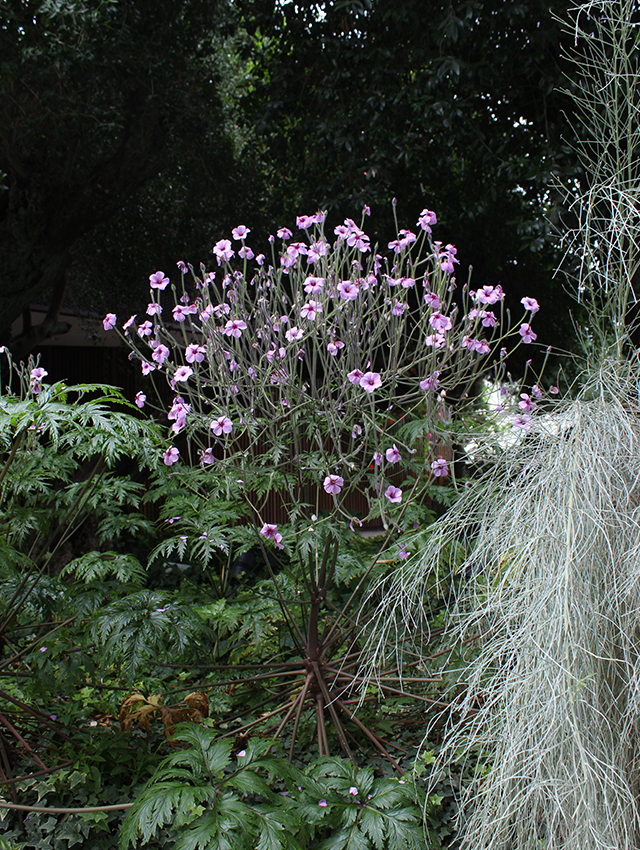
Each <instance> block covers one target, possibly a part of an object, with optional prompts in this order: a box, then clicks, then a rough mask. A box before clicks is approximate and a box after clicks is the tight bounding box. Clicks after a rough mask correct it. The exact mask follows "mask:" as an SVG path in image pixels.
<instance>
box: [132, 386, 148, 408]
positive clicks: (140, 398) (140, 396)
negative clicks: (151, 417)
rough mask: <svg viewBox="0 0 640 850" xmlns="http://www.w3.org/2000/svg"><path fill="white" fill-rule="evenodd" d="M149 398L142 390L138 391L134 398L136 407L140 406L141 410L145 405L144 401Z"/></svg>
mask: <svg viewBox="0 0 640 850" xmlns="http://www.w3.org/2000/svg"><path fill="white" fill-rule="evenodd" d="M146 400H147V397H146V395H145V394H144V393H143V392H142V390H140V392H138V393H136V397H135V399H134V404H135V405H136V407H139V408H140V409H141V410H142V408H143V407H144V403H145V401H146Z"/></svg>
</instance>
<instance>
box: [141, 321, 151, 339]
mask: <svg viewBox="0 0 640 850" xmlns="http://www.w3.org/2000/svg"><path fill="white" fill-rule="evenodd" d="M152 330H153V325H152V324H151V322H150V321H148V320H147V321H146V322H143V323H142V324H141V325H140V327H139V328H138V336H139V337H140V339H142V338H143V337H145V336H151V331H152Z"/></svg>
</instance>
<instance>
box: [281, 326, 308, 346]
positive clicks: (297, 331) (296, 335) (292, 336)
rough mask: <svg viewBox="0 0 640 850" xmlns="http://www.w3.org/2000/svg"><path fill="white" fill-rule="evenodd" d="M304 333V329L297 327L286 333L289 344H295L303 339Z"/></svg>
mask: <svg viewBox="0 0 640 850" xmlns="http://www.w3.org/2000/svg"><path fill="white" fill-rule="evenodd" d="M303 336H304V331H303V330H302V328H297V327H296V326H295V325H294V326H293V327H292V328H289V330H288V331H287V332H286V333H285V337H286V338H287V341H288V342H293V341H294V340H296V339H302V337H303Z"/></svg>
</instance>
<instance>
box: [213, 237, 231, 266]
mask: <svg viewBox="0 0 640 850" xmlns="http://www.w3.org/2000/svg"><path fill="white" fill-rule="evenodd" d="M213 253H214V254H215V256H216V260H217V261H218V265H219V266H220V265H222V261H223V260H227V261H229V260H230V259H231V258H232V257H233V255H234V253H235V251H234V250H233V248H232V247H231V242H230V240H229V239H220V240H219V241H218V242H216V244H215V245H214V246H213Z"/></svg>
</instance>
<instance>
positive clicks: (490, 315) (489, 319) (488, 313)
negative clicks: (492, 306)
mask: <svg viewBox="0 0 640 850" xmlns="http://www.w3.org/2000/svg"><path fill="white" fill-rule="evenodd" d="M480 318H481V320H482V324H483V325H484V327H485V328H495V326H496V323H497V321H498V320H497V319H496V317H495V313H494V312H493V310H481V311H480Z"/></svg>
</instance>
